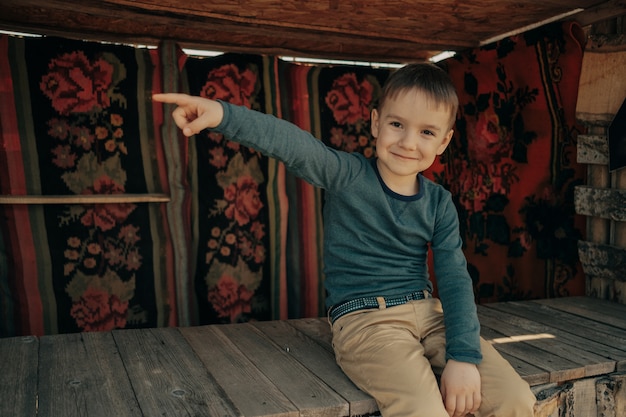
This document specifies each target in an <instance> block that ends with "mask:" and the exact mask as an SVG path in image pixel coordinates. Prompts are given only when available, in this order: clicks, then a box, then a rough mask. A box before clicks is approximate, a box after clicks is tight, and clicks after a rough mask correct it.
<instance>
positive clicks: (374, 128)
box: [370, 109, 380, 138]
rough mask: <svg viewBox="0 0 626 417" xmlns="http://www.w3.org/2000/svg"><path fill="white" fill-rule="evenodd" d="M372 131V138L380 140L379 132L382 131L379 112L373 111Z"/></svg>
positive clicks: (371, 118)
mask: <svg viewBox="0 0 626 417" xmlns="http://www.w3.org/2000/svg"><path fill="white" fill-rule="evenodd" d="M370 120H371V122H370V130H371V131H372V136H373V137H374V138H378V130H379V129H380V119H379V117H378V110H377V109H372V115H371V117H370Z"/></svg>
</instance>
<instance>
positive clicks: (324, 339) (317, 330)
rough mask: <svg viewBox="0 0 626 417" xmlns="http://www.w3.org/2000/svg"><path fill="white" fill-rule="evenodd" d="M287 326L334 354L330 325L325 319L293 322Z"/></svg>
mask: <svg viewBox="0 0 626 417" xmlns="http://www.w3.org/2000/svg"><path fill="white" fill-rule="evenodd" d="M289 324H291V325H292V326H293V327H295V328H296V329H298V330H299V331H301V332H302V333H304V334H306V335H307V336H309V337H310V338H311V339H313V340H315V341H316V342H317V343H319V344H320V345H321V346H322V347H323V348H324V349H326V350H328V351H329V352H331V353H333V354H334V351H333V345H332V339H333V336H332V334H331V331H330V325H329V324H328V319H327V318H326V317H320V318H308V319H299V320H293V321H291V322H290V323H289Z"/></svg>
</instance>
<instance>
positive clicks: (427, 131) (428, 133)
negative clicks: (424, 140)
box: [422, 130, 435, 136]
mask: <svg viewBox="0 0 626 417" xmlns="http://www.w3.org/2000/svg"><path fill="white" fill-rule="evenodd" d="M422 133H423V134H425V135H428V136H435V132H433V131H432V130H423V131H422Z"/></svg>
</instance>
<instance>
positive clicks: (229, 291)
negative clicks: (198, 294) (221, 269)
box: [208, 274, 254, 322]
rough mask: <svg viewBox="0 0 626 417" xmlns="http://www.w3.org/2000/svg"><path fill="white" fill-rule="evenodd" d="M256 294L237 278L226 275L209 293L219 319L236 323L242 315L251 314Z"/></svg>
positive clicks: (209, 298)
mask: <svg viewBox="0 0 626 417" xmlns="http://www.w3.org/2000/svg"><path fill="white" fill-rule="evenodd" d="M253 295H254V293H253V292H252V291H250V290H248V289H247V288H246V287H245V286H244V285H241V284H239V282H237V280H236V279H235V278H233V277H232V276H230V275H227V274H224V275H222V276H221V277H220V280H219V282H218V283H217V285H216V286H215V287H213V288H211V289H210V290H209V292H208V300H209V302H210V303H211V304H212V305H213V308H214V309H215V311H216V312H217V315H218V316H219V317H229V318H230V321H231V322H234V321H235V319H236V318H237V316H239V315H241V314H242V313H249V312H250V311H251V310H252V308H251V305H250V301H251V300H252V296H253Z"/></svg>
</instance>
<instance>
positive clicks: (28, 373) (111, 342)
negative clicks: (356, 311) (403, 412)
mask: <svg viewBox="0 0 626 417" xmlns="http://www.w3.org/2000/svg"><path fill="white" fill-rule="evenodd" d="M479 314H480V319H481V323H482V326H483V336H484V337H485V338H486V339H488V340H490V341H491V342H492V343H494V345H495V346H496V348H497V349H498V350H499V351H501V352H502V354H503V355H504V356H505V357H506V358H507V359H508V360H509V361H510V362H511V363H512V364H513V366H514V367H515V368H516V369H517V370H518V372H519V373H520V375H521V376H522V377H524V378H525V379H526V380H527V381H528V382H529V383H530V384H531V385H532V386H533V389H534V391H535V392H536V394H537V395H538V399H539V401H538V403H537V412H536V415H537V416H561V415H567V416H580V417H590V416H596V415H598V416H600V415H602V416H604V417H607V416H615V417H619V416H626V414H624V410H626V373H625V372H624V371H626V306H624V305H620V304H616V303H610V302H606V301H600V300H597V299H592V298H586V297H572V298H564V299H553V300H538V301H524V302H508V303H495V304H489V305H484V306H480V307H479ZM0 357H1V358H2V359H1V360H0V416H35V415H37V416H55V417H59V416H63V417H64V416H107V417H108V416H116V417H125V416H151V417H152V416H159V415H163V416H166V415H167V416H189V415H194V416H220V417H225V416H293V417H296V416H363V415H375V414H378V413H377V407H376V404H375V402H374V401H373V400H372V399H371V398H370V397H369V396H368V395H366V394H364V393H363V392H361V391H359V390H358V389H357V388H356V387H355V386H354V385H353V384H352V383H351V382H350V381H349V380H348V379H347V378H346V377H345V376H344V375H343V373H342V372H341V370H340V369H339V367H338V366H337V365H336V364H335V361H334V356H333V352H332V348H331V345H330V331H329V326H328V323H327V322H326V320H325V319H323V318H320V319H317V318H313V319H297V320H287V321H270V322H254V323H246V324H233V325H212V326H199V327H189V328H158V329H137V330H115V331H112V332H102V333H82V334H66V335H51V336H44V337H39V338H37V337H14V338H5V339H0ZM599 409H602V413H603V414H600V413H598V411H597V410H599Z"/></svg>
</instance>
